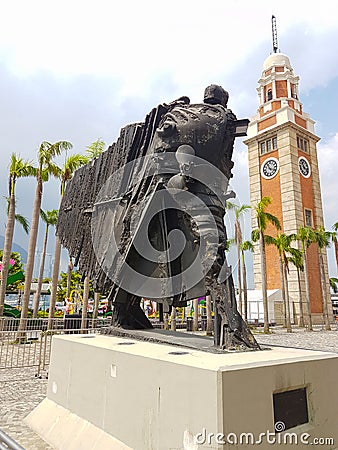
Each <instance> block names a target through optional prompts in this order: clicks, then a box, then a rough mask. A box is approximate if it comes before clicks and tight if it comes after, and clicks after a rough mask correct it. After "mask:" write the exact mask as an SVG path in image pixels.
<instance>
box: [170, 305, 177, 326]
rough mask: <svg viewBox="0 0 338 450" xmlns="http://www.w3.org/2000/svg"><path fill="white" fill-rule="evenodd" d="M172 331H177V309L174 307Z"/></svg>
mask: <svg viewBox="0 0 338 450" xmlns="http://www.w3.org/2000/svg"><path fill="white" fill-rule="evenodd" d="M170 328H171V330H172V331H176V308H175V306H173V307H172V308H171V327H170Z"/></svg>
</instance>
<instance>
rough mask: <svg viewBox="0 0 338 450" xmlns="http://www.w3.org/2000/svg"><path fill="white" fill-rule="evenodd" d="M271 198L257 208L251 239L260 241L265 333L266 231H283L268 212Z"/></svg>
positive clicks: (267, 325) (266, 330)
mask: <svg viewBox="0 0 338 450" xmlns="http://www.w3.org/2000/svg"><path fill="white" fill-rule="evenodd" d="M271 202H272V199H271V197H263V198H262V199H261V200H260V201H259V202H258V204H257V206H256V207H255V214H256V220H257V226H258V228H257V229H255V230H252V233H251V237H252V240H253V241H254V242H257V241H259V250H260V253H261V272H262V296H263V308H264V333H269V331H270V330H269V312H268V295H267V281H266V255H265V238H264V236H265V231H266V228H267V226H268V224H269V223H270V224H272V225H273V226H274V227H275V228H276V229H277V230H280V229H281V225H280V222H279V220H278V218H277V217H276V216H274V215H273V214H270V213H269V212H267V211H266V208H267V207H268V206H269V205H271Z"/></svg>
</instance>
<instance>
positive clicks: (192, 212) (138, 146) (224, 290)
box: [57, 85, 259, 350]
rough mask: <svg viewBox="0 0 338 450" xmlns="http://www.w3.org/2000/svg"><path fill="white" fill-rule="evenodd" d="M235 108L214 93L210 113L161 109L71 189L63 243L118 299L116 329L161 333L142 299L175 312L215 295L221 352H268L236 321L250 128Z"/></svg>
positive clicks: (208, 97)
mask: <svg viewBox="0 0 338 450" xmlns="http://www.w3.org/2000/svg"><path fill="white" fill-rule="evenodd" d="M227 101H228V93H227V92H226V91H225V90H224V89H223V88H222V87H220V86H216V85H211V86H209V87H208V88H206V90H205V95H204V102H203V103H200V104H190V101H189V99H188V98H187V97H181V98H179V99H178V100H175V101H174V102H172V103H170V104H163V105H160V106H158V107H157V108H155V109H153V110H152V111H151V113H150V114H149V115H148V116H147V117H146V119H145V121H144V122H143V123H135V124H131V125H128V126H126V127H125V128H123V129H122V130H121V133H120V137H119V139H118V140H117V142H116V143H115V144H113V145H112V146H110V147H109V148H108V150H107V151H106V152H104V153H103V154H102V155H101V156H100V157H99V158H97V159H95V160H94V161H92V162H91V163H89V164H88V165H87V166H84V167H82V168H80V169H79V170H77V171H76V173H75V175H74V178H73V180H72V181H71V182H70V183H69V184H68V186H67V188H66V192H65V195H64V198H63V201H62V205H61V209H60V213H59V222H58V226H57V233H58V235H59V237H60V239H61V242H62V244H63V245H64V246H65V247H66V248H68V250H69V253H70V255H71V256H73V257H74V258H75V264H76V265H79V270H80V272H81V273H83V274H84V275H88V276H89V277H90V278H91V279H92V280H93V282H94V289H96V290H97V291H99V292H100V291H101V292H102V291H103V290H107V289H109V290H110V294H109V300H110V302H111V305H112V309H113V323H114V325H115V326H118V327H123V328H128V329H146V328H152V324H151V322H150V321H149V320H148V318H147V317H146V315H145V314H144V312H143V310H142V308H141V307H140V301H141V299H142V298H147V299H150V300H154V301H156V302H158V303H159V304H161V305H163V306H162V308H163V310H164V311H166V312H168V311H169V310H170V309H171V308H172V307H180V306H186V305H187V301H188V300H191V299H194V298H197V297H201V296H204V295H206V294H210V295H211V296H212V299H213V302H214V344H215V346H216V347H217V348H220V349H225V350H228V349H257V348H259V346H258V344H257V343H256V341H255V339H254V338H253V336H252V334H251V333H250V331H249V329H248V327H247V325H246V324H245V322H244V321H243V319H242V317H241V316H240V314H239V313H238V311H237V306H236V299H235V290H234V285H233V279H232V274H231V268H230V267H229V266H228V265H227V261H226V257H225V249H226V242H227V236H226V229H225V225H224V215H225V205H226V200H227V198H229V197H231V196H233V195H234V194H233V193H228V184H229V178H230V177H231V176H232V175H231V169H232V167H233V162H232V160H231V158H232V152H233V146H234V140H235V137H236V136H244V135H245V134H246V129H247V125H248V120H246V119H244V120H237V119H236V117H235V115H234V114H233V113H232V112H231V110H229V109H227Z"/></svg>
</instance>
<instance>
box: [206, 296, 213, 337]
mask: <svg viewBox="0 0 338 450" xmlns="http://www.w3.org/2000/svg"><path fill="white" fill-rule="evenodd" d="M211 301H212V300H211V295H206V297H205V306H206V310H207V330H206V335H207V336H212V331H213V329H214V324H213V323H212V305H211Z"/></svg>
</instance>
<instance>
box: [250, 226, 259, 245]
mask: <svg viewBox="0 0 338 450" xmlns="http://www.w3.org/2000/svg"><path fill="white" fill-rule="evenodd" d="M259 237H260V231H259V229H258V228H255V229H254V230H252V232H251V240H252V241H253V242H257V241H259Z"/></svg>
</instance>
